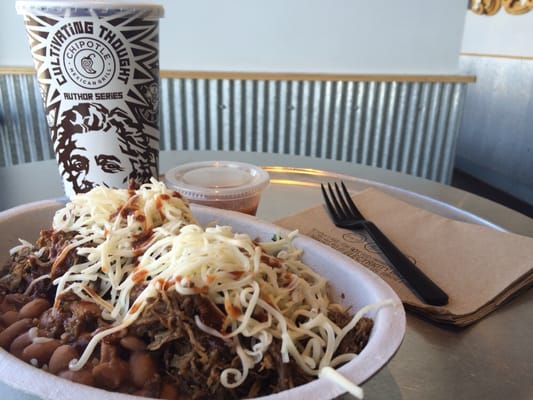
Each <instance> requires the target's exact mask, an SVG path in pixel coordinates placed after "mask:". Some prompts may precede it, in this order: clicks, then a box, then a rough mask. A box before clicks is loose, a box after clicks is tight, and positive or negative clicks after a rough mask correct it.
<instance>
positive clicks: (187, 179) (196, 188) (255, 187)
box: [165, 161, 270, 200]
mask: <svg viewBox="0 0 533 400" xmlns="http://www.w3.org/2000/svg"><path fill="white" fill-rule="evenodd" d="M269 181H270V177H269V175H268V173H267V172H266V171H264V170H263V169H261V168H259V167H257V166H255V165H251V164H246V163H240V162H235V161H204V162H195V163H188V164H182V165H179V166H177V167H174V168H172V169H170V170H168V171H167V172H166V173H165V182H166V184H167V185H168V186H169V188H172V189H174V190H176V191H178V192H179V193H181V194H182V195H183V196H184V197H186V198H189V199H196V200H225V199H238V198H244V197H250V196H252V195H255V194H257V193H258V192H260V191H261V190H263V189H264V188H265V187H266V186H267V185H268V183H269Z"/></svg>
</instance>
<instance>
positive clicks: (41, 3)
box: [15, 0, 164, 18]
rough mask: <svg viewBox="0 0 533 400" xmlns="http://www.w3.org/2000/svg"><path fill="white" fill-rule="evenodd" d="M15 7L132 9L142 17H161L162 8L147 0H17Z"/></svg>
mask: <svg viewBox="0 0 533 400" xmlns="http://www.w3.org/2000/svg"><path fill="white" fill-rule="evenodd" d="M15 8H16V10H17V13H18V14H25V13H35V12H36V11H47V12H50V13H54V12H59V10H60V9H65V8H72V9H91V10H123V9H126V8H128V9H132V10H135V11H143V12H145V13H147V14H146V15H145V16H144V17H151V18H162V17H163V15H164V8H163V6H162V5H161V4H156V3H151V2H150V1H148V0H111V1H105V0H17V1H16V2H15ZM74 15H75V14H74Z"/></svg>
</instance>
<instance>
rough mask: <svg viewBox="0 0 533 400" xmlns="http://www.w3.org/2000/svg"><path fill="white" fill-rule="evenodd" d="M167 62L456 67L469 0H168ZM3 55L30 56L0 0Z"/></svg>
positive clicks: (294, 67) (296, 67)
mask: <svg viewBox="0 0 533 400" xmlns="http://www.w3.org/2000/svg"><path fill="white" fill-rule="evenodd" d="M160 3H161V4H163V5H164V6H165V11H166V17H165V18H164V19H163V20H162V21H161V39H160V41H161V68H162V69H177V70H211V71H217V70H218V71H256V72H261V71H274V72H276V71H281V72H336V73H406V74H455V73H457V71H458V54H459V52H460V49H461V40H462V33H463V25H464V19H465V15H466V5H465V0H446V1H443V0H379V1H377V0H376V1H372V0H371V1H369V0H187V1H184V0H162V1H160ZM0 22H1V23H0V38H2V40H1V42H0V45H1V47H0V65H10V66H26V65H31V59H30V53H29V50H28V45H27V44H26V38H25V34H24V29H23V24H22V17H21V16H18V15H17V14H16V12H15V2H14V1H13V0H11V1H6V0H2V1H0Z"/></svg>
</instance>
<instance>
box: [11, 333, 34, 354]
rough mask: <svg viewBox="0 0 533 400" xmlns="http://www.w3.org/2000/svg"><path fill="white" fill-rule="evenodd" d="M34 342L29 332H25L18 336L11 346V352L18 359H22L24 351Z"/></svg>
mask: <svg viewBox="0 0 533 400" xmlns="http://www.w3.org/2000/svg"><path fill="white" fill-rule="evenodd" d="M31 342H32V338H31V336H30V333H29V332H24V333H22V334H20V335H18V336H17V337H16V338H15V339H14V340H13V341H12V342H11V345H10V346H9V352H10V353H11V354H13V355H14V356H15V357H17V358H22V351H23V350H24V348H26V347H27V346H29V345H30V344H31Z"/></svg>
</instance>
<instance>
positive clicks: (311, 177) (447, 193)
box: [0, 151, 533, 399]
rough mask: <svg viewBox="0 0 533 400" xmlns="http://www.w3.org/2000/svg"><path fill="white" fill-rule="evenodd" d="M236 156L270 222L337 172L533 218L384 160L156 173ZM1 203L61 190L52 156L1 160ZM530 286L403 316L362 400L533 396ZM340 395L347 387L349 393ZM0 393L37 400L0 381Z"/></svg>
mask: <svg viewBox="0 0 533 400" xmlns="http://www.w3.org/2000/svg"><path fill="white" fill-rule="evenodd" d="M214 159H218V160H235V161H242V162H250V163H254V164H256V165H262V166H265V168H266V169H267V170H268V172H269V173H270V174H271V178H272V180H271V184H270V185H269V187H268V188H267V189H266V191H265V193H264V195H263V197H262V199H261V203H260V205H259V209H258V213H257V216H258V217H259V218H261V219H264V220H268V221H275V220H276V219H278V218H281V217H283V216H286V215H290V214H292V213H295V212H298V211H301V210H303V209H305V208H307V207H311V206H314V205H317V204H319V203H321V197H320V191H319V190H318V185H319V183H320V182H323V181H325V180H327V179H331V178H335V177H339V176H338V174H342V178H343V179H347V180H349V183H350V185H351V188H352V189H353V190H362V189H364V188H366V187H379V188H381V189H382V190H385V191H387V192H388V193H390V194H392V195H394V196H397V197H398V198H401V199H402V200H405V201H407V202H410V203H412V204H414V205H417V206H420V207H424V208H426V209H428V210H430V211H432V212H435V213H439V214H441V215H444V216H447V217H450V218H454V219H458V220H463V221H468V222H473V223H479V224H483V225H487V226H492V227H493V228H495V229H503V230H509V231H512V232H515V233H519V234H522V235H526V236H531V237H533V220H532V219H531V218H528V217H526V216H524V215H522V214H520V213H517V212H515V211H513V210H510V209H508V208H506V207H503V206H501V205H498V204H496V203H493V202H491V201H489V200H486V199H483V198H480V197H478V196H475V195H473V194H470V193H467V192H464V191H462V190H458V189H455V188H452V187H449V186H446V185H442V184H439V183H435V182H431V181H427V180H425V179H420V178H416V177H412V176H408V175H404V174H400V173H396V172H391V171H387V170H383V169H377V168H372V167H368V166H362V165H358V164H350V163H344V162H337V161H331V160H323V159H315V158H309V157H295V156H284V155H271V154H262V153H233V152H204V151H202V152H180V151H175V152H163V153H162V154H161V172H164V171H166V170H167V169H169V168H171V167H172V166H174V165H176V164H178V163H185V162H191V161H202V160H214ZM0 184H1V185H2V187H3V188H7V189H4V190H3V191H2V192H1V194H0V210H1V209H5V208H9V207H12V206H15V205H19V204H23V203H27V202H30V201H34V200H40V199H47V198H56V197H61V196H62V195H63V194H62V188H61V182H60V179H59V176H58V174H57V167H56V164H55V162H54V161H45V162H38V163H32V164H27V165H19V166H15V167H7V168H0ZM532 302H533V291H532V290H529V291H528V292H526V293H525V294H523V295H521V296H519V297H518V298H516V299H514V300H512V301H511V302H510V303H508V304H506V305H504V306H502V307H501V308H500V309H499V310H497V311H496V312H494V313H492V314H490V315H488V316H487V317H485V318H484V319H482V320H481V321H479V322H478V323H476V324H474V325H472V326H470V327H467V328H464V329H453V328H449V327H441V326H437V325H435V324H432V323H430V322H428V321H426V320H423V319H420V318H419V317H417V316H415V315H411V314H408V316H407V331H406V335H405V338H404V341H403V343H402V345H401V346H400V348H399V350H398V352H397V353H396V355H395V356H394V357H393V358H392V360H391V361H390V362H389V363H388V364H387V365H386V366H385V367H384V368H383V369H382V370H381V371H379V372H378V373H377V374H376V375H375V376H373V377H372V378H371V379H369V380H368V381H367V382H366V383H364V385H363V389H364V390H365V398H367V399H450V398H456V399H473V398H483V399H501V398H503V397H504V396H505V397H507V398H511V399H531V398H533V384H532V383H531V382H533V346H532V345H531V339H530V336H531V333H530V331H531V327H532V326H533V313H531V306H532V304H533V303H532ZM346 397H347V396H346ZM0 398H2V399H15V398H16V399H35V398H34V397H32V396H26V395H25V394H22V393H20V392H16V391H14V390H13V389H11V388H9V387H7V386H5V385H1V386H0Z"/></svg>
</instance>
